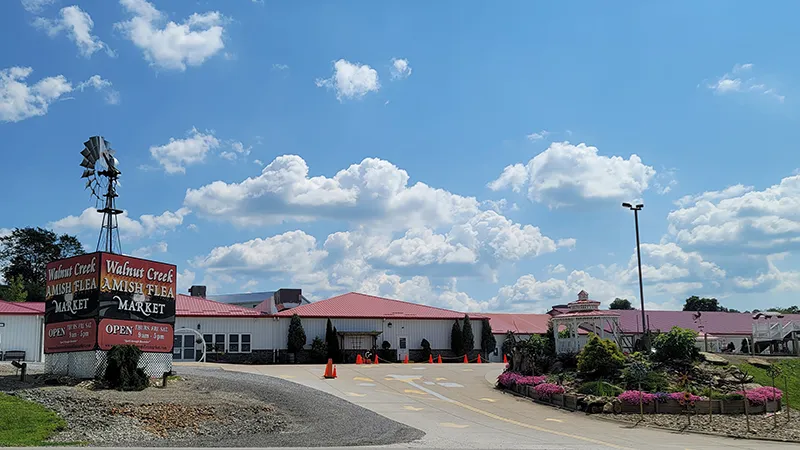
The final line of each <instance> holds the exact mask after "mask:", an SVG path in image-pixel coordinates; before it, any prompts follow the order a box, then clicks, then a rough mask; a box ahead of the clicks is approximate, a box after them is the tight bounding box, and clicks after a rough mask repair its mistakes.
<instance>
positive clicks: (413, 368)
mask: <svg viewBox="0 0 800 450" xmlns="http://www.w3.org/2000/svg"><path fill="white" fill-rule="evenodd" d="M411 370H425V367H412V368H411Z"/></svg>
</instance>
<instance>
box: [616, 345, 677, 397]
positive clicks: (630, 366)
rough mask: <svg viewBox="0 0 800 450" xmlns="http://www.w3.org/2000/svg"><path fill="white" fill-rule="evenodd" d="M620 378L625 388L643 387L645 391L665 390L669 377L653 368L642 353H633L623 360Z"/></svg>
mask: <svg viewBox="0 0 800 450" xmlns="http://www.w3.org/2000/svg"><path fill="white" fill-rule="evenodd" d="M622 378H623V380H624V381H625V387H626V388H627V389H643V390H645V391H647V392H657V391H665V390H667V388H668V387H669V378H668V377H667V374H665V373H664V372H660V371H657V370H654V369H653V367H652V364H650V361H648V360H647V357H646V356H645V355H644V354H642V353H638V352H637V353H633V354H631V355H629V356H628V358H627V359H626V361H625V368H624V369H623V370H622Z"/></svg>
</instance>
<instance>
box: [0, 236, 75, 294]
mask: <svg viewBox="0 0 800 450" xmlns="http://www.w3.org/2000/svg"><path fill="white" fill-rule="evenodd" d="M84 253H85V252H84V250H83V246H82V245H81V243H80V241H78V238H76V237H75V236H70V235H68V234H62V235H61V236H59V235H57V234H55V233H54V232H52V231H50V230H46V229H44V228H15V229H14V230H13V231H12V232H11V234H9V235H7V236H3V237H0V265H2V269H0V272H2V273H3V277H4V278H5V279H6V280H12V279H14V278H15V277H22V283H23V285H24V286H25V290H26V291H27V292H28V301H43V300H44V295H45V268H46V266H47V264H48V263H50V262H52V261H55V260H57V259H62V258H69V257H70V256H75V255H82V254H84Z"/></svg>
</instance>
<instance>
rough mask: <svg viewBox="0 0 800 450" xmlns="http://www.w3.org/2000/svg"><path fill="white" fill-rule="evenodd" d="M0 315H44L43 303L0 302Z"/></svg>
mask: <svg viewBox="0 0 800 450" xmlns="http://www.w3.org/2000/svg"><path fill="white" fill-rule="evenodd" d="M0 314H5V315H24V316H36V315H42V314H44V303H42V302H22V303H14V302H7V301H4V300H0Z"/></svg>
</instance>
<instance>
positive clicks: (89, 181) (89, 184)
mask: <svg viewBox="0 0 800 450" xmlns="http://www.w3.org/2000/svg"><path fill="white" fill-rule="evenodd" d="M92 181H94V180H88V181H86V187H84V188H83V190H84V191H85V190H86V189H89V188H90V187H92Z"/></svg>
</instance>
